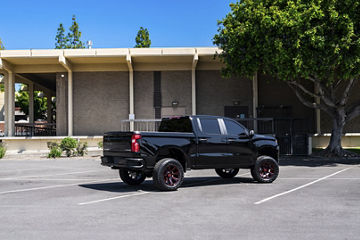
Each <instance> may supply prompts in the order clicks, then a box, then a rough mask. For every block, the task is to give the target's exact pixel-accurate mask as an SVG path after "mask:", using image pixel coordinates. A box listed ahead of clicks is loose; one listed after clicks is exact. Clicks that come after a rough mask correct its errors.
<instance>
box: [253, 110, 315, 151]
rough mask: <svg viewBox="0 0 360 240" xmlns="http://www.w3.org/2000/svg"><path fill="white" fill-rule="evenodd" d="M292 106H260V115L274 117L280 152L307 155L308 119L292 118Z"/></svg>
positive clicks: (258, 111)
mask: <svg viewBox="0 0 360 240" xmlns="http://www.w3.org/2000/svg"><path fill="white" fill-rule="evenodd" d="M292 112H293V109H292V107H291V106H260V107H259V108H258V109H257V113H258V117H261V118H266V117H272V118H273V119H274V134H275V136H276V138H277V139H278V142H279V146H280V154H282V155H307V154H308V147H309V138H308V134H309V133H310V124H309V120H308V119H300V118H292V117H291V116H292Z"/></svg>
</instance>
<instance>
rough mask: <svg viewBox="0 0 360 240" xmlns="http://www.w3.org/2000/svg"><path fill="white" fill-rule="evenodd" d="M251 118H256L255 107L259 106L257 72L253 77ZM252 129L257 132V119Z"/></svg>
mask: <svg viewBox="0 0 360 240" xmlns="http://www.w3.org/2000/svg"><path fill="white" fill-rule="evenodd" d="M252 87H253V118H257V108H258V106H259V89H258V75H257V72H256V73H255V74H254V77H253V84H252ZM254 131H255V132H257V120H254Z"/></svg>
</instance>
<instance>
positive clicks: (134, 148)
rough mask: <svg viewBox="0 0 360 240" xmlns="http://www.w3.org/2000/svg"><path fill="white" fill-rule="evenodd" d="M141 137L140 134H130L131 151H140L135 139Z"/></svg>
mask: <svg viewBox="0 0 360 240" xmlns="http://www.w3.org/2000/svg"><path fill="white" fill-rule="evenodd" d="M139 139H141V135H140V134H134V135H132V136H131V151H132V152H136V153H138V152H140V144H139V143H138V141H137V140H139Z"/></svg>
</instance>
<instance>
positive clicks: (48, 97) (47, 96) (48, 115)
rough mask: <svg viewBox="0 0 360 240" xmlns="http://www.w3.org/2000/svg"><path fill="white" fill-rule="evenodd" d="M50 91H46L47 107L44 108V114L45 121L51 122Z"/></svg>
mask: <svg viewBox="0 0 360 240" xmlns="http://www.w3.org/2000/svg"><path fill="white" fill-rule="evenodd" d="M51 97H52V96H51V92H50V91H48V92H47V93H46V100H47V101H46V105H47V109H46V115H47V119H46V120H47V122H48V123H51V122H52V111H51V107H52V101H51Z"/></svg>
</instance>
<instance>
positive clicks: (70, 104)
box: [59, 56, 73, 136]
mask: <svg viewBox="0 0 360 240" xmlns="http://www.w3.org/2000/svg"><path fill="white" fill-rule="evenodd" d="M59 63H60V64H61V65H62V66H63V67H64V68H65V69H66V70H67V72H68V75H67V81H68V85H67V87H68V92H67V94H68V102H67V104H68V109H67V114H68V136H72V135H73V71H72V66H71V64H70V62H68V61H67V60H66V58H65V57H64V56H59Z"/></svg>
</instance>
